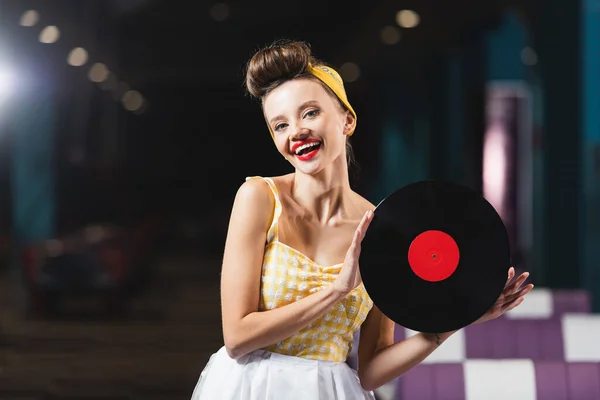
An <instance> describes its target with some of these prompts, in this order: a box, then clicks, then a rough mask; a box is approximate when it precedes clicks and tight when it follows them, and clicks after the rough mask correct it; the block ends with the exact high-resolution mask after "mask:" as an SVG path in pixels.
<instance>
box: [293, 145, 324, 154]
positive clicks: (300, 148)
mask: <svg viewBox="0 0 600 400" xmlns="http://www.w3.org/2000/svg"><path fill="white" fill-rule="evenodd" d="M319 144H320V142H312V143H307V144H303V145H302V146H300V147H298V148H297V149H296V155H298V154H299V153H300V152H301V151H302V150H304V149H308V148H309V147H315V146H318V145H319Z"/></svg>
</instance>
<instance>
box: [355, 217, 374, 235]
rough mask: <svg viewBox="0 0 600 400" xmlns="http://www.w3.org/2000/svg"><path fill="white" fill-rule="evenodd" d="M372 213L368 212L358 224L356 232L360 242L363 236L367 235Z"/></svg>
mask: <svg viewBox="0 0 600 400" xmlns="http://www.w3.org/2000/svg"><path fill="white" fill-rule="evenodd" d="M373 215H374V214H373V211H371V210H368V211H367V212H366V213H365V215H363V217H362V219H361V220H360V223H359V224H358V228H356V230H357V231H358V232H360V240H359V241H361V242H362V240H363V239H364V237H365V234H366V233H367V228H368V227H369V224H371V221H372V220H373Z"/></svg>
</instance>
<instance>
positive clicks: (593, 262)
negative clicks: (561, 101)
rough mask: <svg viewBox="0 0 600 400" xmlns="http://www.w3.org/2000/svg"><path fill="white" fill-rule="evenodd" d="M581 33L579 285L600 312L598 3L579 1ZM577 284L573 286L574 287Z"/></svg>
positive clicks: (599, 50) (592, 0)
mask: <svg viewBox="0 0 600 400" xmlns="http://www.w3.org/2000/svg"><path fill="white" fill-rule="evenodd" d="M581 14H582V15H581V17H580V22H579V23H580V32H581V45H580V46H579V47H580V48H581V51H582V54H581V56H580V57H579V59H580V60H581V80H582V81H581V83H580V85H581V91H582V93H581V99H582V105H581V124H582V126H581V131H582V143H581V144H582V146H581V147H582V149H581V153H582V154H581V165H582V168H583V171H582V174H581V175H582V178H581V180H582V185H581V190H582V193H581V199H582V200H583V201H582V210H581V213H580V215H579V217H580V221H581V224H582V228H583V229H582V230H583V232H582V233H581V235H582V236H581V237H582V238H584V239H583V240H582V241H581V247H582V249H581V254H582V258H583V260H582V273H581V281H580V282H577V283H580V284H581V286H582V287H583V288H585V289H587V290H589V291H590V292H591V293H593V294H594V299H593V301H594V310H595V311H596V312H598V311H600V0H582V10H581ZM577 283H576V284H577Z"/></svg>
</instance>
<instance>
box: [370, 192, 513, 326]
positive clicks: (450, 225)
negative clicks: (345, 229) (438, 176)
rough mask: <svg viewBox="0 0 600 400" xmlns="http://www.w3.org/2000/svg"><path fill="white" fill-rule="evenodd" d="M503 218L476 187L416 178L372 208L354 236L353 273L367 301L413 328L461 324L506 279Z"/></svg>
mask: <svg viewBox="0 0 600 400" xmlns="http://www.w3.org/2000/svg"><path fill="white" fill-rule="evenodd" d="M510 262H511V260H510V244H509V239H508V234H507V231H506V228H505V226H504V223H503V222H502V219H501V218H500V216H499V215H498V214H497V213H496V211H495V209H494V208H493V207H492V205H491V204H490V203H488V202H487V201H486V200H485V199H484V198H483V197H482V196H481V195H480V194H478V193H476V192H474V191H473V190H471V189H469V188H466V187H464V186H461V185H458V184H454V183H449V182H441V181H424V182H417V183H414V184H410V185H408V186H406V187H404V188H401V189H399V190H397V191H395V192H393V193H392V194H391V195H389V196H388V197H387V198H386V199H385V200H383V201H382V202H381V203H380V204H379V205H378V206H377V208H376V209H375V217H374V218H373V221H371V224H370V226H369V228H368V230H367V232H366V235H365V237H364V239H363V242H362V249H361V255H360V260H359V263H360V273H361V276H362V279H363V283H364V285H365V289H366V290H367V292H368V293H369V295H370V297H371V299H372V300H373V302H374V304H375V305H376V306H377V307H378V308H379V309H380V310H381V311H382V312H383V313H384V314H385V315H386V316H387V317H388V318H390V319H391V320H393V321H394V322H396V323H397V324H398V325H400V326H403V327H405V328H409V329H412V330H414V331H417V332H428V333H441V332H448V331H452V330H456V329H461V328H463V327H465V326H467V325H469V324H471V323H473V322H474V321H476V320H477V319H478V318H480V317H481V316H482V315H483V314H485V313H486V312H487V311H488V310H489V309H490V307H492V305H493V304H494V303H495V302H496V300H497V299H498V297H499V296H500V294H501V292H502V290H503V288H504V286H505V284H506V280H507V278H508V269H509V268H510Z"/></svg>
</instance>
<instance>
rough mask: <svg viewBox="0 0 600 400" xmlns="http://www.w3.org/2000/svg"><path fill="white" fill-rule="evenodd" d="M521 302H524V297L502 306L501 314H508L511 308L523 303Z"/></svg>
mask: <svg viewBox="0 0 600 400" xmlns="http://www.w3.org/2000/svg"><path fill="white" fill-rule="evenodd" d="M523 300H525V297H517V298H516V299H514V300H513V301H511V302H510V303H506V304H505V305H504V306H502V313H505V312H508V311H510V310H512V309H513V308H515V307H517V306H518V305H520V304H521V303H522V302H523Z"/></svg>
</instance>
